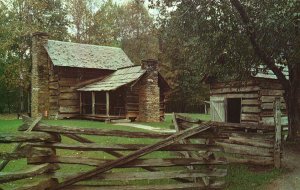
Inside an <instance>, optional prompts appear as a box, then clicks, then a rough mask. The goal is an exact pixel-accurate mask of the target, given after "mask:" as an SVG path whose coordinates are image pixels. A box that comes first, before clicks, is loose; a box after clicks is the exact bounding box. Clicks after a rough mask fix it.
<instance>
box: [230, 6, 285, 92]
mask: <svg viewBox="0 0 300 190" xmlns="http://www.w3.org/2000/svg"><path fill="white" fill-rule="evenodd" d="M230 3H231V4H232V5H233V6H234V7H235V9H236V10H237V11H238V13H239V15H240V17H241V20H242V22H243V24H244V26H245V29H246V32H247V35H248V37H249V40H250V42H251V44H252V47H253V49H254V51H255V53H256V55H257V56H258V57H259V58H260V59H261V60H262V62H263V63H264V64H265V65H266V66H267V67H268V68H269V69H271V70H272V71H273V73H274V74H275V75H276V76H277V78H278V80H279V81H280V82H281V84H282V85H283V87H284V89H285V90H286V91H288V90H289V89H290V83H289V81H288V80H287V79H286V78H285V76H284V74H283V73H282V72H281V70H280V69H279V68H278V67H277V66H276V65H275V61H274V59H272V58H271V57H270V56H268V55H267V54H266V52H264V51H263V49H262V48H261V47H260V46H259V44H258V43H257V39H256V33H255V29H254V28H253V26H252V23H251V22H250V18H249V16H248V14H247V12H246V10H245V9H244V7H243V5H242V4H241V2H240V1H239V0H230Z"/></svg>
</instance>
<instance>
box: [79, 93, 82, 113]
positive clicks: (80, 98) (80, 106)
mask: <svg viewBox="0 0 300 190" xmlns="http://www.w3.org/2000/svg"><path fill="white" fill-rule="evenodd" d="M79 101H80V102H79V109H80V114H82V94H81V92H79Z"/></svg>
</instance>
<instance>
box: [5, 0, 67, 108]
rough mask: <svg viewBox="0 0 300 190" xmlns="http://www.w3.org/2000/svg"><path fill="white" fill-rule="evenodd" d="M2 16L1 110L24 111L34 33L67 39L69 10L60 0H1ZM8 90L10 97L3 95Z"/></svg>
mask: <svg viewBox="0 0 300 190" xmlns="http://www.w3.org/2000/svg"><path fill="white" fill-rule="evenodd" d="M0 16H1V18H0V31H1V33H0V43H1V47H0V55H1V59H0V89H1V96H2V97H3V98H1V99H0V108H3V107H5V108H3V109H2V110H1V109H0V111H3V110H8V109H11V108H13V110H12V111H15V112H16V111H17V110H19V111H24V109H23V108H21V109H23V110H20V108H18V107H20V106H18V105H17V104H18V102H20V101H23V100H22V99H24V92H25V94H29V92H30V91H29V87H30V69H31V57H30V48H31V33H33V32H36V31H45V32H48V33H49V34H50V35H51V37H52V38H54V39H59V40H63V39H65V38H66V36H67V24H68V21H67V19H66V11H65V9H64V8H63V4H62V1H61V0H51V1H50V0H41V1H34V0H25V1H24V0H11V1H8V2H5V3H4V2H2V1H1V3H0ZM7 94H9V96H10V98H11V100H10V101H8V99H5V98H4V97H5V96H6V95H7ZM11 104H13V105H11ZM7 107H8V108H7Z"/></svg>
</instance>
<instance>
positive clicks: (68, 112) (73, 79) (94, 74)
mask: <svg viewBox="0 0 300 190" xmlns="http://www.w3.org/2000/svg"><path fill="white" fill-rule="evenodd" d="M57 70H58V78H59V79H58V86H59V95H58V97H59V98H58V104H59V108H58V113H59V118H68V117H73V116H76V115H78V114H80V100H79V98H80V97H79V96H80V95H79V92H78V91H77V90H76V89H77V87H78V86H77V85H78V84H80V83H82V82H84V81H87V80H91V79H96V78H99V77H101V76H103V78H104V77H105V76H107V75H108V74H110V73H111V72H112V71H105V70H97V69H83V68H64V67H59V68H57ZM99 80H100V78H99Z"/></svg>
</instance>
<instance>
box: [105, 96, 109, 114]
mask: <svg viewBox="0 0 300 190" xmlns="http://www.w3.org/2000/svg"><path fill="white" fill-rule="evenodd" d="M106 115H107V116H109V91H107V92H106Z"/></svg>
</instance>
